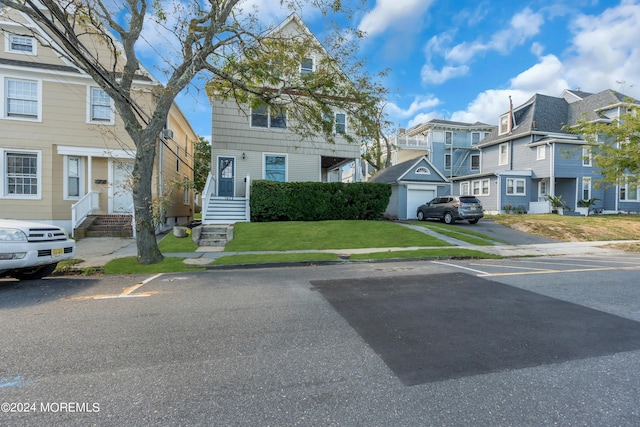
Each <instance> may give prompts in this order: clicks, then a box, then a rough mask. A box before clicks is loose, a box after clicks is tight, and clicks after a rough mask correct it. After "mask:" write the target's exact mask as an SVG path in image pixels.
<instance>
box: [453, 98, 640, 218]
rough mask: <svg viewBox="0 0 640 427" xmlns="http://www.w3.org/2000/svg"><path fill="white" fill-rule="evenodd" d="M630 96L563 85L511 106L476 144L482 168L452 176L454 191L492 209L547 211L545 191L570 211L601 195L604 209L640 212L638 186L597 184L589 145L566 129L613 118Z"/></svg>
mask: <svg viewBox="0 0 640 427" xmlns="http://www.w3.org/2000/svg"><path fill="white" fill-rule="evenodd" d="M628 99H630V98H629V97H627V96H625V95H623V94H620V93H618V92H616V91H613V90H605V91H603V92H600V93H596V94H592V93H587V92H581V91H571V90H565V91H564V92H563V93H562V95H561V96H560V97H552V96H547V95H540V94H536V95H534V96H533V97H531V99H529V100H528V101H527V102H525V103H524V104H522V105H520V106H518V107H516V108H513V107H511V108H510V109H509V111H508V112H506V113H505V114H503V115H501V116H500V118H499V126H498V128H497V129H496V130H495V131H494V132H492V133H491V134H490V135H489V136H488V137H487V138H486V139H485V140H483V141H482V142H481V143H480V144H478V148H479V149H480V150H481V172H480V173H477V174H471V175H468V176H461V177H457V178H454V182H455V186H454V192H455V193H459V194H463V195H465V194H472V195H475V196H477V197H478V198H479V199H480V200H481V201H482V203H483V205H484V208H485V210H486V211H488V212H490V213H498V212H504V211H505V206H507V205H510V206H513V207H515V206H519V207H524V208H525V210H527V211H528V212H529V213H548V212H550V211H551V206H550V203H549V201H548V199H547V195H551V196H562V198H563V199H564V200H565V201H566V202H567V204H568V206H569V208H570V209H572V210H575V208H576V207H577V203H578V201H579V200H582V199H590V198H598V199H600V201H599V202H598V205H596V208H598V209H602V210H603V211H605V212H619V211H640V198H639V195H638V191H637V187H635V186H632V187H629V186H609V187H607V186H604V187H603V188H599V189H596V188H595V186H594V184H595V182H596V181H599V180H601V176H600V174H599V173H598V171H597V170H596V169H595V168H594V166H593V164H592V162H591V159H590V156H589V149H588V146H587V145H586V142H585V140H584V139H583V138H582V137H580V136H577V135H574V134H572V133H570V132H568V131H567V130H566V129H567V128H566V127H567V126H568V127H570V126H573V125H575V124H576V123H577V121H579V120H587V121H600V122H602V123H611V121H612V120H614V119H616V118H618V117H619V116H620V115H621V114H622V113H624V112H625V111H626V109H627V107H628V105H629V104H628V102H627V100H628ZM633 102H635V103H637V101H633ZM604 143H607V142H604ZM609 143H617V142H615V141H614V142H609Z"/></svg>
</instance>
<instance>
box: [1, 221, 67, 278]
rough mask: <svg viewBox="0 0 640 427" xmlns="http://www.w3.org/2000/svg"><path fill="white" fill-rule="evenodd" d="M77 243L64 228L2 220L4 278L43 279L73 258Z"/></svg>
mask: <svg viewBox="0 0 640 427" xmlns="http://www.w3.org/2000/svg"><path fill="white" fill-rule="evenodd" d="M75 253H76V242H75V241H74V240H71V239H69V237H68V236H67V232H66V231H65V230H64V229H63V228H60V227H56V226H53V225H49V224H40V223H37V222H29V221H18V220H12V219H0V277H13V278H16V279H20V280H33V279H41V278H43V277H45V276H48V275H50V274H51V273H53V270H55V269H56V265H58V262H60V261H63V260H66V259H71V258H73V257H74V256H75Z"/></svg>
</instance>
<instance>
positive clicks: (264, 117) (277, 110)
mask: <svg viewBox="0 0 640 427" xmlns="http://www.w3.org/2000/svg"><path fill="white" fill-rule="evenodd" d="M251 127H257V128H267V129H286V128H287V109H286V108H285V107H271V108H268V106H267V104H260V105H257V106H255V107H253V108H252V109H251Z"/></svg>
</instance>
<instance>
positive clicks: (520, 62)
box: [177, 0, 640, 137]
mask: <svg viewBox="0 0 640 427" xmlns="http://www.w3.org/2000/svg"><path fill="white" fill-rule="evenodd" d="M245 1H246V2H247V4H251V5H252V6H255V7H256V8H257V10H259V11H260V17H261V19H263V20H264V22H265V24H270V23H278V22H280V21H281V20H283V19H284V18H286V17H287V16H288V15H289V13H290V12H289V11H288V10H286V9H281V8H280V7H279V0H245ZM344 1H349V0H344ZM263 11H264V12H263ZM300 15H301V17H302V19H303V21H304V22H305V23H306V24H307V25H308V26H309V28H310V29H311V31H312V32H314V33H315V34H316V35H318V34H321V33H322V32H323V31H324V28H325V25H326V22H324V21H323V17H322V16H321V15H319V14H318V13H315V12H314V11H313V10H311V9H308V10H303V11H302V13H301V14H300ZM351 25H353V26H356V27H357V28H358V29H360V30H362V31H365V32H366V33H367V37H366V38H365V39H363V40H362V41H361V42H360V45H359V48H360V51H359V52H358V56H359V57H362V58H365V59H366V61H367V64H368V65H367V69H368V70H369V71H370V72H371V73H376V72H377V71H379V70H383V69H387V68H388V69H389V70H390V72H389V74H388V75H387V77H386V78H385V79H384V80H383V81H382V83H383V84H384V85H385V86H386V87H387V88H388V89H389V95H388V99H387V107H386V109H385V111H386V113H387V117H388V119H389V120H390V121H392V122H393V123H395V124H396V126H397V127H402V128H408V127H411V126H414V125H416V124H420V123H424V122H426V121H429V120H431V119H444V120H453V121H461V122H469V123H474V122H476V121H480V122H483V123H488V124H492V125H496V124H497V121H498V117H499V116H500V115H501V114H502V113H504V112H506V111H508V109H509V97H510V96H511V98H512V99H513V103H514V106H518V105H520V104H522V103H524V102H525V101H526V100H527V99H529V98H530V97H531V96H533V95H534V94H535V93H541V94H545V95H551V96H560V94H561V93H562V91H563V90H564V89H580V90H582V91H585V92H592V93H596V92H599V91H602V90H605V89H614V90H617V91H619V92H622V93H624V94H626V95H629V96H633V97H635V98H637V99H640V0H621V1H613V0H555V1H548V0H532V1H529V2H526V1H525V2H516V1H510V0H486V1H484V0H480V1H478V0H455V1H452V0H367V1H366V7H365V10H364V11H362V12H361V13H359V14H357V15H356V17H355V20H354V21H353V22H352V23H351ZM198 84H199V83H197V82H196V83H194V86H192V88H191V90H189V91H188V92H187V93H184V94H181V95H180V96H179V97H178V99H177V102H178V105H179V106H180V108H181V109H182V111H183V112H184V113H185V115H186V116H187V118H188V119H189V121H190V122H191V124H192V126H193V128H194V130H195V131H196V133H198V134H199V135H201V136H205V137H210V134H211V109H210V107H209V103H208V101H207V99H206V97H204V96H203V95H202V94H200V95H199V94H198V93H197V91H195V90H194V88H195V87H196V86H197V85H198Z"/></svg>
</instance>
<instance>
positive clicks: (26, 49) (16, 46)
mask: <svg viewBox="0 0 640 427" xmlns="http://www.w3.org/2000/svg"><path fill="white" fill-rule="evenodd" d="M5 40H6V45H5V50H6V51H7V52H11V53H21V54H27V55H35V54H36V41H35V39H34V38H33V37H28V36H17V35H15V34H9V35H8V36H7V37H6V38H5Z"/></svg>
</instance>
